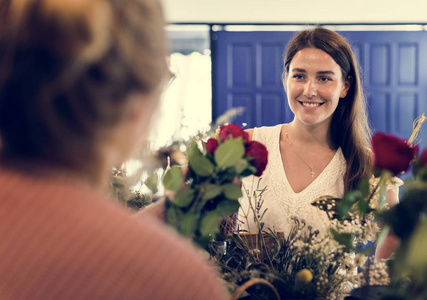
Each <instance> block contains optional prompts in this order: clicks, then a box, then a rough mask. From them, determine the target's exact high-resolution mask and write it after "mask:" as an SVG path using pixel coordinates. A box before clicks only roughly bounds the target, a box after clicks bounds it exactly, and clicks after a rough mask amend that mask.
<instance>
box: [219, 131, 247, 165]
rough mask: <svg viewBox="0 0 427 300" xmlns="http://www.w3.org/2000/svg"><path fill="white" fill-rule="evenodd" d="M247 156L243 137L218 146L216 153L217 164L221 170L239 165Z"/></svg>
mask: <svg viewBox="0 0 427 300" xmlns="http://www.w3.org/2000/svg"><path fill="white" fill-rule="evenodd" d="M244 154H245V147H244V146H243V140H242V138H241V137H239V138H236V139H228V140H226V141H225V142H224V143H222V144H221V145H219V146H218V148H217V149H216V151H215V162H216V163H217V165H218V167H220V168H228V167H232V166H235V165H236V164H238V162H239V160H240V159H241V158H242V157H243V155H244Z"/></svg>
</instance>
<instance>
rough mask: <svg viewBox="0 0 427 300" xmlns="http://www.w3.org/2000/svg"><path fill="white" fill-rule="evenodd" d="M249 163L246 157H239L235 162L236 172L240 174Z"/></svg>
mask: <svg viewBox="0 0 427 300" xmlns="http://www.w3.org/2000/svg"><path fill="white" fill-rule="evenodd" d="M248 165H249V163H248V161H247V160H246V159H243V158H242V159H239V161H238V162H237V163H236V164H235V166H234V167H235V168H236V173H237V174H241V173H242V172H243V171H244V170H245V169H246V168H247V167H248Z"/></svg>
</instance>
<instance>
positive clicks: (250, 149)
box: [245, 141, 268, 176]
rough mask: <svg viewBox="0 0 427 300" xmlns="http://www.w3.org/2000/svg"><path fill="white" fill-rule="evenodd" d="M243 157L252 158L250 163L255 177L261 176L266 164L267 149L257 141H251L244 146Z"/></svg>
mask: <svg viewBox="0 0 427 300" xmlns="http://www.w3.org/2000/svg"><path fill="white" fill-rule="evenodd" d="M245 155H246V156H248V157H251V158H252V159H251V160H250V163H251V165H252V166H254V167H255V168H256V170H257V171H256V173H255V176H261V175H262V173H263V172H264V170H265V167H266V166H267V162H268V151H267V148H266V147H265V146H264V145H263V144H261V143H259V142H257V141H251V142H249V143H247V144H246V145H245Z"/></svg>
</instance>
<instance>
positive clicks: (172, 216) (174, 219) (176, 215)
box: [166, 205, 182, 228]
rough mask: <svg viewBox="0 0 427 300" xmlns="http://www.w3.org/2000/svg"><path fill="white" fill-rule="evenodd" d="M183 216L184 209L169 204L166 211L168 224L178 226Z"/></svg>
mask: <svg viewBox="0 0 427 300" xmlns="http://www.w3.org/2000/svg"><path fill="white" fill-rule="evenodd" d="M181 216H182V211H181V210H180V209H179V208H177V207H176V206H174V205H169V207H168V208H167V211H166V220H167V222H168V224H170V225H172V226H173V227H175V228H176V227H177V224H178V220H179V219H180V218H181Z"/></svg>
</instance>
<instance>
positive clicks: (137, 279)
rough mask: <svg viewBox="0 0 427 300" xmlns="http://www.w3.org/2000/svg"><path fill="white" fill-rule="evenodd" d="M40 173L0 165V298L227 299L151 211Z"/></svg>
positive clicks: (203, 263) (209, 271) (205, 267)
mask: <svg viewBox="0 0 427 300" xmlns="http://www.w3.org/2000/svg"><path fill="white" fill-rule="evenodd" d="M45 175H46V174H44V175H41V174H39V176H33V175H28V173H27V172H25V173H21V172H18V171H15V170H11V169H7V168H5V167H0V299H46V300H47V299H61V300H62V299H150V300H152V299H215V300H218V299H226V298H228V297H229V296H228V295H227V293H226V291H225V287H224V286H223V285H222V284H221V283H220V282H219V279H218V277H217V276H216V273H215V270H214V268H213V266H211V265H209V262H208V261H207V260H206V259H204V258H203V257H201V256H200V253H199V252H198V251H196V250H195V248H194V246H193V245H192V244H191V243H190V242H189V241H186V240H184V239H182V238H181V237H179V236H178V235H177V234H176V233H175V232H173V231H172V230H171V229H169V228H167V227H166V226H164V225H163V224H161V223H160V222H159V221H158V220H157V219H156V218H155V217H152V216H150V215H149V214H148V213H147V214H146V215H145V216H144V213H142V214H141V215H140V216H139V218H132V217H131V215H130V214H129V213H128V212H126V211H125V210H123V209H122V208H120V207H117V206H116V205H113V204H111V203H109V202H108V201H107V200H106V199H105V196H103V195H101V194H100V193H98V192H97V191H96V190H93V189H91V188H90V187H88V186H87V185H85V184H83V183H81V182H78V181H76V180H68V179H65V177H59V176H55V175H53V174H51V175H49V176H45ZM141 216H142V217H141Z"/></svg>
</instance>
